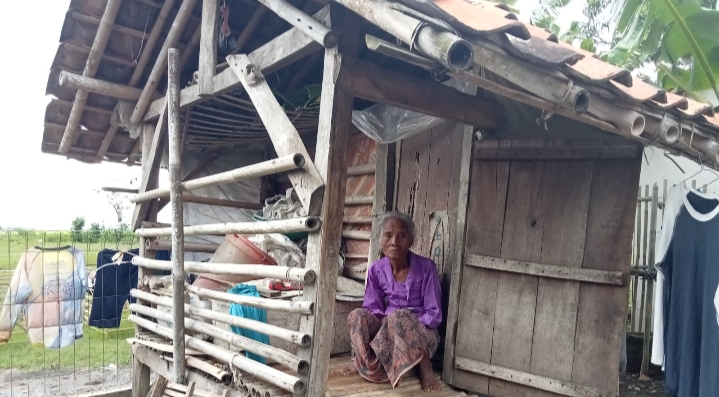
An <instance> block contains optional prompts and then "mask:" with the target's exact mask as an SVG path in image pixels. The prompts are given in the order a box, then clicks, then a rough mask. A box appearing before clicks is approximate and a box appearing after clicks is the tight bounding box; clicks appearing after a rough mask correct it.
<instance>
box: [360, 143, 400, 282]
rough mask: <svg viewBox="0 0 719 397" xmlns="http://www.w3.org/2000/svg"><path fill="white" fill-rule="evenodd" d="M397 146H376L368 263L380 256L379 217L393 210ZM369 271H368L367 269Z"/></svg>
mask: <svg viewBox="0 0 719 397" xmlns="http://www.w3.org/2000/svg"><path fill="white" fill-rule="evenodd" d="M396 148H397V145H396V144H394V143H390V144H378V145H377V164H376V166H375V174H374V175H375V179H374V181H375V182H374V203H373V205H372V215H373V218H374V219H373V220H372V238H371V239H370V246H369V257H368V258H367V259H368V261H369V263H370V264H372V262H374V261H376V260H377V259H379V256H380V233H382V231H381V230H380V229H379V222H380V219H379V218H378V217H379V215H382V214H383V213H385V212H387V211H390V210H392V209H394V207H395V203H394V201H393V200H394V187H395V183H396V181H395V169H394V167H395V152H396V150H397V149H396ZM367 270H368V271H369V269H367Z"/></svg>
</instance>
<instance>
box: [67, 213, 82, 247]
mask: <svg viewBox="0 0 719 397" xmlns="http://www.w3.org/2000/svg"><path fill="white" fill-rule="evenodd" d="M84 228H85V218H83V217H77V218H75V219H73V220H72V227H71V229H70V230H71V231H72V241H73V242H78V243H82V242H84V241H83V240H84V237H85V236H84V234H83V233H82V229H84Z"/></svg>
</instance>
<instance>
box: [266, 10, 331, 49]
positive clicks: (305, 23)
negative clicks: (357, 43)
mask: <svg viewBox="0 0 719 397" xmlns="http://www.w3.org/2000/svg"><path fill="white" fill-rule="evenodd" d="M257 1H259V2H260V3H261V4H262V5H264V6H265V7H267V8H269V9H270V10H272V11H273V12H274V13H275V14H277V16H278V17H280V18H282V19H284V20H285V21H287V22H289V24H290V25H292V26H294V27H296V28H297V29H299V30H300V31H301V32H302V33H304V34H306V35H307V36H308V37H310V38H311V39H312V40H314V41H316V42H318V43H320V44H321V45H322V46H324V47H325V48H332V47H334V46H336V45H337V34H336V33H334V32H333V31H331V30H330V29H328V28H327V27H326V26H325V25H323V24H321V23H320V22H318V21H317V20H315V19H314V18H312V17H311V16H309V15H307V14H305V13H304V12H302V11H301V10H299V9H297V8H295V7H294V6H293V5H292V4H290V3H288V2H286V1H284V0H257Z"/></svg>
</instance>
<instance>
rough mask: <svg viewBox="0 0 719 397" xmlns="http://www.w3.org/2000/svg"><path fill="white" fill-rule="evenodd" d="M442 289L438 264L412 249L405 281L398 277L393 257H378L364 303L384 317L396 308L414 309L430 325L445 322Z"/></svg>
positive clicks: (364, 305)
mask: <svg viewBox="0 0 719 397" xmlns="http://www.w3.org/2000/svg"><path fill="white" fill-rule="evenodd" d="M441 299H442V291H441V287H440V284H439V277H438V275H437V265H435V263H434V262H433V261H432V260H431V259H429V258H425V257H423V256H419V255H417V254H414V253H412V252H410V253H409V274H408V275H407V280H405V282H404V283H398V282H397V281H395V279H394V276H393V275H392V265H391V264H390V262H389V258H387V257H384V258H382V259H380V260H378V261H375V262H374V263H373V264H372V266H371V267H370V269H369V272H368V273H367V288H366V290H365V294H364V303H363V305H362V307H363V308H364V309H365V310H367V311H368V312H370V313H372V314H374V315H375V316H377V318H379V319H382V318H383V317H385V316H388V315H389V314H390V313H392V312H393V311H395V310H399V309H410V310H411V311H412V312H414V313H415V314H416V315H417V318H418V319H419V321H420V322H421V323H422V324H424V325H425V326H427V327H428V328H437V327H438V326H439V324H440V323H441V322H442V306H441V305H440V302H441Z"/></svg>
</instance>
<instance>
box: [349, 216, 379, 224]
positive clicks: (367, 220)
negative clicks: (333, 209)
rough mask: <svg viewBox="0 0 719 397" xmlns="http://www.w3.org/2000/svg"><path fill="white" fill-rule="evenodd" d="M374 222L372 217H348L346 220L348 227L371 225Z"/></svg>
mask: <svg viewBox="0 0 719 397" xmlns="http://www.w3.org/2000/svg"><path fill="white" fill-rule="evenodd" d="M373 220H374V218H373V217H371V216H346V217H345V218H344V223H346V224H348V225H355V224H370V223H372V221H373Z"/></svg>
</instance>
